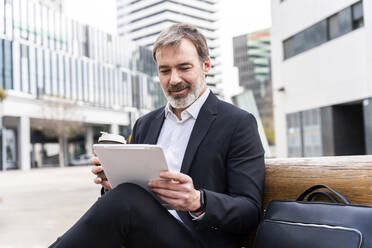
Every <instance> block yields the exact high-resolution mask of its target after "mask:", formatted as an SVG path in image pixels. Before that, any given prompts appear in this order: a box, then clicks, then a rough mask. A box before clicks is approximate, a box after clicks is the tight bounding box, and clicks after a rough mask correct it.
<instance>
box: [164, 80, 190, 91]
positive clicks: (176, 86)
mask: <svg viewBox="0 0 372 248" xmlns="http://www.w3.org/2000/svg"><path fill="white" fill-rule="evenodd" d="M186 88H191V84H190V83H188V82H182V83H179V84H169V85H168V86H167V91H168V92H173V91H180V90H183V89H186Z"/></svg>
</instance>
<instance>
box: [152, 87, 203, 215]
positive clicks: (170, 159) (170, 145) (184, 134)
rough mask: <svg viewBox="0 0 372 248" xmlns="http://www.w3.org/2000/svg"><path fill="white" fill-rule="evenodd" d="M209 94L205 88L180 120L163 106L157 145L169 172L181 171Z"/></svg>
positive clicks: (169, 109) (173, 213)
mask: <svg viewBox="0 0 372 248" xmlns="http://www.w3.org/2000/svg"><path fill="white" fill-rule="evenodd" d="M209 92H210V90H209V89H208V88H207V90H206V91H205V92H204V93H203V94H202V95H201V96H200V97H199V98H198V99H197V100H196V101H195V102H194V103H192V104H191V105H190V106H189V107H188V108H187V109H185V110H184V111H182V113H181V120H179V119H178V118H177V116H176V115H175V114H174V113H173V112H172V110H171V106H170V104H169V103H168V104H167V105H166V106H165V120H164V123H163V126H162V128H161V131H160V134H159V138H158V142H157V144H158V145H159V146H161V147H162V148H163V151H164V154H165V158H166V160H167V163H168V168H169V170H170V171H176V172H180V171H181V165H182V161H183V157H184V155H185V151H186V147H187V144H188V143H189V139H190V135H191V131H192V129H193V127H194V124H195V121H196V119H197V117H198V114H199V111H200V109H201V107H202V106H203V104H204V103H205V101H206V100H207V98H208V95H209ZM169 212H170V213H171V214H172V215H173V216H174V217H175V218H176V219H178V220H179V221H181V222H182V220H181V218H180V217H179V215H178V214H177V212H176V211H175V210H169ZM191 216H192V217H193V218H194V219H200V218H201V217H202V215H201V216H199V217H196V216H194V215H192V214H191Z"/></svg>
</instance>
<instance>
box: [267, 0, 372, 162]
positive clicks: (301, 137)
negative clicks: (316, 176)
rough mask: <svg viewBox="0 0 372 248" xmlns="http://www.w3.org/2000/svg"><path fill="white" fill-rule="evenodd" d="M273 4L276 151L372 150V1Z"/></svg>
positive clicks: (309, 0) (349, 152)
mask: <svg viewBox="0 0 372 248" xmlns="http://www.w3.org/2000/svg"><path fill="white" fill-rule="evenodd" d="M271 5H272V24H273V26H272V29H271V36H272V71H273V94H274V113H275V114H274V116H275V124H276V130H275V134H276V145H277V153H278V156H280V157H282V156H287V155H288V156H290V157H294V156H327V155H364V154H372V83H371V82H372V71H371V70H370V68H372V1H355V0H338V1H323V0H305V1H290V0H280V1H279V0H272V1H271Z"/></svg>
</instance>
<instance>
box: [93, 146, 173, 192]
mask: <svg viewBox="0 0 372 248" xmlns="http://www.w3.org/2000/svg"><path fill="white" fill-rule="evenodd" d="M93 149H94V150H95V152H96V154H97V156H98V158H99V160H100V161H101V164H102V166H103V169H104V172H105V175H106V177H107V179H108V181H109V182H110V184H111V186H112V188H115V187H116V186H118V185H119V184H121V183H135V184H138V185H140V186H142V187H143V188H144V189H146V190H149V188H148V186H147V184H148V181H149V180H151V179H158V178H159V172H160V171H167V170H168V166H167V162H166V160H165V156H164V152H163V149H162V148H161V147H160V146H157V145H129V144H128V145H127V144H125V145H122V144H96V145H93Z"/></svg>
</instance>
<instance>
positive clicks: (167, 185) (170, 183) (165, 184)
mask: <svg viewBox="0 0 372 248" xmlns="http://www.w3.org/2000/svg"><path fill="white" fill-rule="evenodd" d="M148 186H149V187H150V188H162V189H168V190H174V191H184V187H183V185H182V184H180V183H179V182H178V181H175V180H162V179H160V180H151V181H149V183H148Z"/></svg>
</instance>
